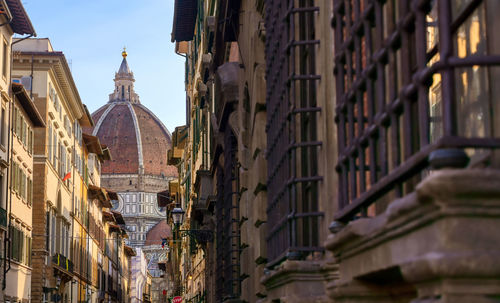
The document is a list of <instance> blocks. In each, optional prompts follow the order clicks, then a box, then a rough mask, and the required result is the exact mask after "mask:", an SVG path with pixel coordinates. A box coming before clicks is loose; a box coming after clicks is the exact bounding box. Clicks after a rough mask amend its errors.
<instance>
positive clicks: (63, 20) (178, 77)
mask: <svg viewBox="0 0 500 303" xmlns="http://www.w3.org/2000/svg"><path fill="white" fill-rule="evenodd" d="M23 4H24V7H25V9H26V11H27V12H28V15H29V16H30V19H31V22H32V23H33V26H34V27H35V30H36V32H37V36H38V37H40V38H45V37H48V38H49V39H50V40H51V42H52V46H53V47H54V49H55V50H58V51H63V52H64V54H65V55H66V58H67V59H68V60H69V61H70V62H71V67H72V72H73V77H74V79H75V82H76V85H77V87H78V90H79V93H80V96H81V98H82V101H83V103H85V104H86V105H87V106H88V108H89V110H90V111H91V112H93V111H95V110H96V109H98V108H99V107H100V106H102V105H104V104H105V103H106V102H108V95H109V94H110V93H111V92H112V91H113V88H114V83H113V78H114V74H115V72H116V71H117V70H118V68H119V66H120V63H121V60H122V56H121V52H122V49H123V47H124V46H126V47H127V52H128V57H127V60H128V63H129V66H130V68H131V69H132V71H133V72H134V75H135V91H136V92H137V93H138V94H139V97H140V100H141V103H142V104H144V105H145V106H147V107H148V108H149V109H150V110H152V111H153V112H154V113H155V114H156V115H157V116H158V117H159V118H160V119H161V120H162V121H163V123H164V124H165V126H167V128H168V129H169V130H170V131H171V132H172V131H173V130H174V128H175V127H176V126H180V125H183V124H184V123H185V116H186V114H185V91H184V58H182V57H180V56H178V55H176V54H175V52H174V44H173V43H171V42H170V33H171V31H172V17H173V8H174V5H173V0H23Z"/></svg>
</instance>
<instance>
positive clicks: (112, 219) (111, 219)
mask: <svg viewBox="0 0 500 303" xmlns="http://www.w3.org/2000/svg"><path fill="white" fill-rule="evenodd" d="M102 220H103V221H104V222H106V221H108V222H115V217H114V216H113V214H112V213H110V212H109V211H105V210H104V211H103V212H102Z"/></svg>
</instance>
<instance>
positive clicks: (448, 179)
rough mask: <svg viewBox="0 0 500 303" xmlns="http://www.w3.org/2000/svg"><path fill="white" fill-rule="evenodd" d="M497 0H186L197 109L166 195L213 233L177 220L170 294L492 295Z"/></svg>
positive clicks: (269, 297)
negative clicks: (196, 236) (195, 234)
mask: <svg viewBox="0 0 500 303" xmlns="http://www.w3.org/2000/svg"><path fill="white" fill-rule="evenodd" d="M493 11H498V3H496V2H495V1H488V0H483V1H469V2H463V1H411V0H407V1H351V0H349V1H343V0H334V1H314V0H304V1H286V0H269V1H259V0H241V1H224V0H221V1H196V0H184V1H182V0H177V1H176V2H175V16H174V27H173V32H172V39H173V41H174V42H175V43H176V52H178V53H180V54H182V55H185V56H186V92H187V98H186V99H187V101H186V108H187V125H186V126H185V127H182V128H181V129H182V130H183V131H184V132H185V134H186V137H185V141H180V142H182V146H183V147H184V148H183V150H182V155H179V154H177V155H175V148H176V146H175V144H174V149H173V150H174V151H173V152H172V155H171V163H172V164H174V163H175V164H176V165H177V167H178V169H179V180H177V181H175V182H171V185H172V188H175V190H173V191H171V192H170V196H171V197H170V201H172V202H171V204H170V205H171V207H170V208H169V210H171V208H173V207H179V206H180V207H182V209H183V210H184V211H185V212H186V218H185V220H184V222H183V225H182V226H181V227H180V229H182V230H199V229H204V228H205V229H208V230H211V231H212V232H213V235H214V238H213V239H207V241H206V243H203V242H202V241H195V243H194V246H193V245H190V244H193V243H191V238H190V237H185V238H182V239H180V238H179V237H177V240H178V241H180V244H178V245H176V246H175V247H176V249H178V251H176V252H175V253H174V254H172V253H171V255H170V258H171V260H172V261H171V262H172V266H173V267H174V268H173V269H172V270H171V273H172V274H173V275H176V276H178V277H179V280H178V281H174V282H175V284H174V287H173V288H172V289H173V293H172V296H173V295H181V296H183V298H184V299H185V300H191V301H193V300H194V301H196V300H200V299H199V298H200V297H197V294H198V292H199V291H200V289H201V290H202V291H206V296H205V297H203V300H206V301H208V302H328V301H332V302H374V301H381V302H424V301H425V302H482V301H486V300H487V298H488V297H491V296H496V295H498V293H499V290H498V285H499V284H498V279H496V278H495V273H496V267H495V266H493V263H494V262H493V261H492V260H493V259H491V258H492V256H493V255H496V254H497V253H498V247H499V244H500V243H499V242H498V241H497V239H496V236H495V235H492V234H491V233H489V232H488V230H489V228H491V226H497V225H498V218H497V215H496V211H494V209H496V207H497V204H498V201H500V200H499V196H498V193H497V190H496V188H497V187H498V186H496V183H495V182H496V181H497V179H498V178H497V173H498V172H497V170H496V167H497V164H498V163H497V162H498V161H497V160H498V159H497V158H498V155H497V153H496V151H495V149H496V148H497V147H498V140H497V137H498V136H497V134H496V132H497V131H498V121H497V120H498V119H496V118H495V115H494V113H495V112H496V110H497V105H496V104H495V102H494V100H496V99H495V98H496V94H497V89H496V88H495V87H494V86H491V84H490V83H493V82H494V81H495V80H496V79H497V77H498V71H497V68H496V67H495V66H496V65H498V64H499V63H500V61H498V53H499V51H500V49H499V44H498V41H497V40H498V39H497V38H496V36H495V35H494V34H493V32H492V31H493V29H494V28H495V26H496V23H497V21H496V19H495V18H494V16H493V13H492V12H493ZM179 150H180V149H179ZM206 159H208V161H206ZM474 178H477V180H486V179H489V180H490V181H489V182H479V183H475V182H472V181H471V180H472V179H474ZM473 184H474V185H473ZM486 205H489V207H492V208H489V209H487V206H486ZM168 215H169V214H167V216H168ZM466 226H467V227H466ZM472 226H474V227H473V228H472ZM175 235H176V232H175V230H174V236H175ZM478 235H483V236H484V237H480V238H478ZM174 238H175V237H174ZM429 241H430V242H429ZM201 254H202V255H203V256H204V257H205V258H204V259H203V260H202V261H201V262H202V264H203V266H202V267H201V268H202V270H201V272H202V273H201V275H199V274H198V272H197V268H200V267H198V264H197V260H199V257H198V256H199V255H201ZM472 256H477V257H478V258H476V257H472ZM167 269H168V268H167ZM198 276H201V277H202V278H195V277H198ZM195 279H197V280H195ZM479 281H483V282H484V283H486V284H484V283H483V282H479ZM480 284H481V285H482V286H484V287H480V286H479V285H480ZM486 285H487V286H486Z"/></svg>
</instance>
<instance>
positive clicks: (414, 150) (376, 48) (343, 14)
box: [332, 0, 500, 222]
mask: <svg viewBox="0 0 500 303" xmlns="http://www.w3.org/2000/svg"><path fill="white" fill-rule="evenodd" d="M487 2H488V1H483V0H470V1H462V2H460V1H447V0H443V1H441V0H439V1H435V0H401V1H380V0H364V1H362V0H333V3H334V17H333V19H332V26H333V27H334V31H335V32H334V36H335V69H334V73H335V77H336V102H337V104H336V118H335V120H336V123H337V125H338V146H339V151H340V154H339V159H338V163H337V166H336V169H337V171H338V174H339V205H338V208H339V211H338V213H337V214H336V216H335V218H336V220H338V221H341V222H346V221H349V220H352V219H353V218H355V217H357V216H359V215H361V216H366V215H373V214H376V212H377V207H376V206H377V205H376V202H378V201H380V198H383V197H385V196H387V195H388V194H389V195H392V196H388V197H389V198H397V197H401V196H402V195H404V194H406V193H408V192H411V191H412V190H413V189H414V186H415V184H416V182H418V180H419V179H421V178H423V177H425V175H426V168H427V167H428V166H429V155H430V154H431V153H432V152H433V151H436V150H439V149H449V148H458V149H464V148H472V149H475V150H476V151H477V150H478V149H493V148H498V147H500V139H499V138H496V137H495V136H494V135H492V131H493V129H492V123H491V121H489V122H490V124H489V125H488V123H487V122H485V123H484V125H483V126H482V127H484V129H486V131H484V132H483V133H480V131H476V133H473V131H471V132H470V133H469V134H468V133H467V132H465V131H464V126H463V121H460V119H459V117H466V115H468V114H470V113H468V112H467V111H465V113H463V114H461V113H460V112H459V111H460V107H461V106H463V105H462V104H467V103H469V105H470V104H472V103H474V102H475V101H473V100H467V98H468V97H470V96H467V95H465V96H464V95H461V94H463V93H464V87H465V86H467V85H469V86H472V85H471V84H470V82H467V81H471V80H470V79H471V78H472V76H471V75H470V74H467V73H468V72H467V71H465V69H471V70H472V69H477V70H478V69H486V68H489V67H493V66H498V65H500V56H499V55H497V54H493V55H492V54H490V53H489V52H490V50H487V49H486V48H485V49H484V50H483V49H481V48H482V47H483V44H486V42H485V41H482V40H481V39H483V38H484V39H485V40H486V39H487V37H482V36H481V35H483V34H482V33H478V36H477V37H476V38H477V39H478V43H477V45H476V46H475V47H477V48H478V49H477V51H476V52H475V53H473V52H471V51H470V48H469V49H466V51H465V52H464V51H463V50H461V49H460V48H461V47H462V46H460V45H458V42H457V40H459V39H463V40H464V41H461V42H460V43H462V44H463V43H467V41H466V40H467V37H465V38H462V37H460V35H463V33H459V29H460V28H461V27H467V26H470V24H467V22H476V21H477V20H476V21H474V20H475V19H481V18H483V19H485V18H486V17H485V16H483V17H481V16H480V15H481V14H483V15H485V9H486V7H485V6H486V5H487ZM459 4H461V5H462V6H461V7H458V5H459ZM483 21H485V22H487V20H483ZM479 26H481V24H479ZM469 38H470V37H469ZM432 44H434V45H432ZM460 52H462V53H460ZM460 72H462V74H461V75H460V76H461V77H462V78H460V77H459V73H460ZM487 78H488V77H486V81H485V83H487ZM464 79H466V80H464ZM482 80H483V79H482ZM482 85H487V84H484V83H482ZM478 96H479V97H477V99H478V100H479V99H481V98H484V96H480V95H478ZM460 98H462V99H460ZM469 99H472V98H469ZM486 99H488V97H486ZM491 99H492V98H490V100H488V101H486V103H485V106H486V108H487V109H486V110H485V111H484V112H485V117H484V118H485V120H487V119H490V118H488V115H491V113H492V112H493V109H494V108H493V104H491V103H489V104H488V102H491ZM476 103H477V102H476ZM469 108H470V107H469ZM436 113H437V114H436ZM440 113H441V114H440ZM493 117H494V115H491V119H493ZM472 153H474V151H473V152H472Z"/></svg>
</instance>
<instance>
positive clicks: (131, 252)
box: [124, 245, 136, 257]
mask: <svg viewBox="0 0 500 303" xmlns="http://www.w3.org/2000/svg"><path fill="white" fill-rule="evenodd" d="M124 249H125V253H126V254H127V256H129V257H133V256H135V255H136V253H135V250H134V249H133V248H132V247H130V246H128V245H125V246H124Z"/></svg>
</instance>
